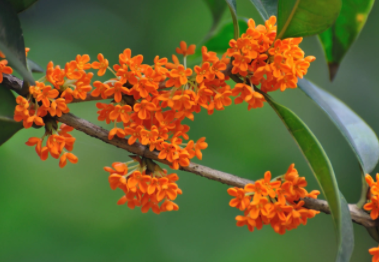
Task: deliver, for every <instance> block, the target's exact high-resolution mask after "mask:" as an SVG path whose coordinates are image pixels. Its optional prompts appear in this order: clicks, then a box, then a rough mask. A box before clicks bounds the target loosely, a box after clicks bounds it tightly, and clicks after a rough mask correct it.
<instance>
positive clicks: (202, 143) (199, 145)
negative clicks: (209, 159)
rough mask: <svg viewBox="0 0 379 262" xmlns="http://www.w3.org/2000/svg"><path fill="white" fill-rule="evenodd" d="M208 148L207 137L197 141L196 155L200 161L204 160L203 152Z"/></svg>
mask: <svg viewBox="0 0 379 262" xmlns="http://www.w3.org/2000/svg"><path fill="white" fill-rule="evenodd" d="M207 147H208V143H206V142H205V137H202V138H200V139H199V140H197V141H196V144H195V155H196V157H197V158H198V159H199V160H201V159H202V158H203V154H202V153H201V150H203V149H206V148H207Z"/></svg>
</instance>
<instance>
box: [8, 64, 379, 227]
mask: <svg viewBox="0 0 379 262" xmlns="http://www.w3.org/2000/svg"><path fill="white" fill-rule="evenodd" d="M227 70H230V66H228V69H227ZM227 70H225V71H227ZM3 76H4V81H3V85H4V86H5V87H7V88H9V89H12V90H14V91H16V92H17V93H19V92H21V88H22V81H21V80H20V79H18V78H16V77H14V76H12V75H6V74H4V75H3ZM93 100H96V99H95V98H94V99H93ZM86 101H87V100H86ZM88 101H90V100H88ZM58 121H60V122H62V123H65V124H67V125H69V126H72V127H74V128H75V129H77V130H79V131H82V132H84V133H85V134H87V135H89V136H92V137H95V138H97V139H100V140H102V141H104V142H105V143H108V144H111V145H114V146H116V147H119V148H122V149H125V150H127V151H129V152H131V153H133V154H137V155H140V156H143V157H146V158H150V159H153V160H156V161H158V162H160V163H163V164H166V165H169V162H168V161H166V160H162V159H159V158H158V152H157V151H153V152H151V151H150V150H149V149H148V148H147V147H146V146H143V145H141V144H140V143H137V142H136V143H134V144H133V145H129V144H128V141H127V140H126V139H122V138H118V137H114V138H113V139H112V140H109V139H108V133H109V131H108V130H106V129H104V128H102V127H100V126H97V125H95V124H92V123H90V122H89V121H87V120H85V119H81V118H79V117H77V116H75V115H73V114H71V113H69V114H64V115H62V117H60V118H58ZM180 169H181V170H184V171H187V172H191V173H193V174H196V175H199V176H202V177H206V178H208V179H211V180H215V181H218V182H221V183H223V184H227V185H230V186H236V187H244V186H245V185H246V184H248V183H254V182H253V181H252V180H249V179H245V178H241V177H238V176H235V175H232V174H228V173H225V172H222V171H218V170H215V169H212V168H210V167H206V166H202V165H199V164H196V163H193V162H191V163H190V165H189V166H187V167H180ZM304 202H305V205H304V206H305V207H307V208H309V209H314V210H318V211H321V212H323V213H326V214H330V208H329V205H328V203H327V201H325V200H320V199H312V198H305V199H304ZM349 210H350V215H351V218H352V220H353V222H355V223H357V224H360V225H363V226H365V227H375V226H379V221H378V220H372V219H371V217H370V215H369V214H367V213H366V212H365V211H363V210H362V209H360V208H358V207H357V206H356V205H355V204H349Z"/></svg>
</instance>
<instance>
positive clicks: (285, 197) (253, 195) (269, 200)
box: [228, 164, 320, 234]
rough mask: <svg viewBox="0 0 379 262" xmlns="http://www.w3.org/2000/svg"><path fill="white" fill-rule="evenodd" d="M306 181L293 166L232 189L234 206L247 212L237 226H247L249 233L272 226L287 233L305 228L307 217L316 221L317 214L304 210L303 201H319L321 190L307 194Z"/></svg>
mask: <svg viewBox="0 0 379 262" xmlns="http://www.w3.org/2000/svg"><path fill="white" fill-rule="evenodd" d="M306 185H307V182H306V180H305V178H304V177H300V176H299V174H298V172H297V170H296V169H295V165H294V164H292V165H291V166H290V167H289V168H288V170H287V172H286V174H285V175H283V176H281V177H278V178H275V179H271V173H270V171H267V172H266V173H265V174H264V178H263V179H260V180H257V181H256V182H255V183H254V184H247V185H246V186H245V187H244V188H238V187H234V188H229V189H228V193H229V195H231V196H233V197H234V198H233V199H232V200H230V202H229V205H230V206H231V207H235V208H238V209H239V210H240V211H244V215H243V216H241V215H239V216H237V217H236V220H237V226H239V227H241V226H244V225H247V227H248V229H249V230H250V231H254V228H257V229H258V230H259V229H261V228H262V227H263V225H268V224H270V225H271V227H272V228H273V229H274V230H275V232H277V233H279V234H284V233H285V232H286V230H291V229H294V228H297V227H298V226H299V225H300V224H303V225H305V224H306V223H307V219H308V218H313V217H314V216H315V215H316V214H318V213H319V212H318V211H315V210H312V209H307V208H305V207H303V205H304V201H302V200H301V199H300V198H304V197H311V198H317V196H318V195H319V194H320V192H319V191H317V190H313V191H312V192H310V193H308V191H307V190H306V189H305V188H304V187H305V186H306Z"/></svg>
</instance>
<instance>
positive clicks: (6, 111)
mask: <svg viewBox="0 0 379 262" xmlns="http://www.w3.org/2000/svg"><path fill="white" fill-rule="evenodd" d="M16 105H17V103H16V99H15V97H14V95H13V94H12V92H11V91H10V90H9V89H8V88H5V87H4V86H3V85H1V84H0V145H2V144H3V143H4V142H5V141H7V140H8V139H9V138H11V137H12V136H13V135H14V134H15V133H16V132H17V131H18V130H20V129H21V128H22V127H23V126H22V123H21V122H16V121H15V120H14V119H13V113H14V109H15V107H16Z"/></svg>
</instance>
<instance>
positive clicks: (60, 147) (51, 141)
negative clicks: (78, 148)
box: [25, 124, 78, 167]
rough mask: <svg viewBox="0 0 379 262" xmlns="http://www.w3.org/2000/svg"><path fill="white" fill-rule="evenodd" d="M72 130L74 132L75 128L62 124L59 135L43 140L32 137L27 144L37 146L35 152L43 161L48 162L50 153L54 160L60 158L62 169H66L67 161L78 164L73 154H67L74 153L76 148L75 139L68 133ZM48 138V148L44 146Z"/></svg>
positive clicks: (58, 131)
mask: <svg viewBox="0 0 379 262" xmlns="http://www.w3.org/2000/svg"><path fill="white" fill-rule="evenodd" d="M72 130H74V128H73V127H71V126H68V125H66V124H61V126H60V128H59V129H58V130H57V134H51V135H46V134H45V135H44V136H43V137H42V139H41V138H39V137H31V138H29V140H28V141H27V142H26V143H25V144H26V145H28V146H35V150H36V152H37V154H38V156H39V157H40V158H41V160H46V159H47V158H48V156H49V153H50V155H51V156H52V157H53V158H56V159H58V158H59V166H60V167H64V166H65V165H66V163H67V160H69V161H70V162H71V163H73V164H76V163H77V162H78V158H77V157H76V156H75V155H74V154H73V153H70V152H67V151H72V149H73V148H74V142H75V138H74V137H72V136H71V135H70V134H69V133H68V132H70V131H72ZM46 136H47V137H48V138H47V141H46V146H42V143H43V141H44V139H45V137H46ZM66 150H67V151H66ZM62 153H63V154H62Z"/></svg>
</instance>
